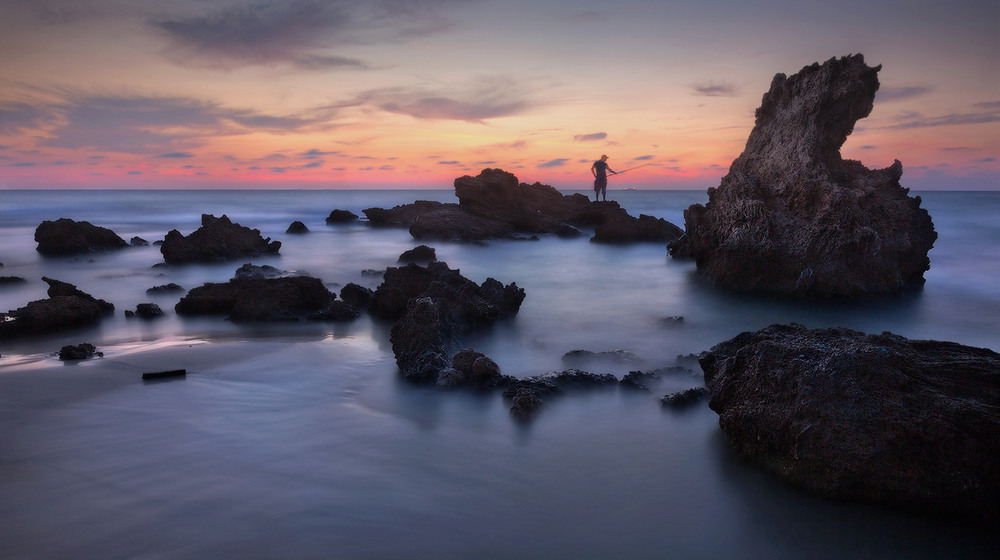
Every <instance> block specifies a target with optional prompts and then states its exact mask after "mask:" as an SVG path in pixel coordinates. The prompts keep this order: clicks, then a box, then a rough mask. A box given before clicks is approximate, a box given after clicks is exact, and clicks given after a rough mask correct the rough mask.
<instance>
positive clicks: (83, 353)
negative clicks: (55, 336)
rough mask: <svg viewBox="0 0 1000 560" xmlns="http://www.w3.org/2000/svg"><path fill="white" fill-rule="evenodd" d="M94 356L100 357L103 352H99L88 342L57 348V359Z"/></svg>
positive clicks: (78, 358)
mask: <svg viewBox="0 0 1000 560" xmlns="http://www.w3.org/2000/svg"><path fill="white" fill-rule="evenodd" d="M95 356H97V357H101V356H104V353H103V352H99V351H98V350H97V347H96V346H94V345H93V344H90V343H89V342H84V343H81V344H71V345H67V346H63V347H62V348H61V349H60V350H59V359H60V360H63V361H77V360H86V359H89V358H93V357H95Z"/></svg>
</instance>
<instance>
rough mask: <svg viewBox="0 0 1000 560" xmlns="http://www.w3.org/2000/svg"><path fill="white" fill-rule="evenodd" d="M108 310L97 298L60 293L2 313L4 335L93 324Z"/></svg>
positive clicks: (0, 324) (1, 333)
mask: <svg viewBox="0 0 1000 560" xmlns="http://www.w3.org/2000/svg"><path fill="white" fill-rule="evenodd" d="M106 314H107V313H106V312H105V311H104V310H103V309H101V306H100V305H98V304H97V302H96V301H94V299H93V298H91V299H86V298H83V297H79V296H56V297H50V298H48V299H41V300H37V301H32V302H30V303H28V305H26V306H24V307H20V308H18V309H16V310H13V311H8V312H7V313H0V339H4V338H14V337H18V336H25V335H34V334H43V333H47V332H52V331H58V330H64V329H71V328H75V327H81V326H85V325H92V324H95V323H97V322H99V321H100V320H101V318H102V317H104V316H105V315H106Z"/></svg>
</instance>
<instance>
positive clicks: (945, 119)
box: [881, 103, 1000, 130]
mask: <svg viewBox="0 0 1000 560" xmlns="http://www.w3.org/2000/svg"><path fill="white" fill-rule="evenodd" d="M976 106H977V107H981V108H984V109H985V110H983V111H979V112H974V113H951V114H948V115H941V116H937V117H925V116H923V115H921V114H919V113H907V114H905V115H902V116H901V117H899V119H898V122H896V123H895V124H891V125H888V126H883V127H881V128H883V129H886V130H907V129H911V128H930V127H936V126H956V125H973V124H986V123H995V122H1000V104H997V106H996V107H993V106H992V105H991V104H982V103H981V104H978V105H976Z"/></svg>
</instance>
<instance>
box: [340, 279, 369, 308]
mask: <svg viewBox="0 0 1000 560" xmlns="http://www.w3.org/2000/svg"><path fill="white" fill-rule="evenodd" d="M374 294H375V292H374V291H372V290H371V289H369V288H366V287H364V286H361V285H360V284H355V283H353V282H350V283H348V284H346V285H345V286H344V287H343V288H341V289H340V299H342V300H344V302H345V303H347V304H348V305H351V306H353V307H354V308H356V309H360V310H363V311H367V310H368V306H369V305H371V301H372V296H373V295H374Z"/></svg>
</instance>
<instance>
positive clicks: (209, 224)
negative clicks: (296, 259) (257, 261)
mask: <svg viewBox="0 0 1000 560" xmlns="http://www.w3.org/2000/svg"><path fill="white" fill-rule="evenodd" d="M279 249H281V242H280V241H271V238H270V237H267V238H265V237H262V236H261V234H260V230H256V229H250V228H248V227H244V226H241V225H240V224H236V223H233V222H232V221H230V219H229V218H228V217H227V216H226V215H222V216H221V217H219V218H216V217H215V216H213V215H211V214H202V216H201V227H200V228H198V229H197V230H195V231H194V232H192V233H191V235H188V236H186V237H185V236H184V235H183V234H181V232H179V231H177V230H176V229H174V230H170V232H169V233H167V236H166V237H165V238H164V239H163V244H162V245H160V252H161V253H162V254H163V260H164V261H166V262H167V263H169V264H181V263H210V262H220V261H226V260H230V259H239V258H245V257H258V256H262V255H276V254H278V250H279Z"/></svg>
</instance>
